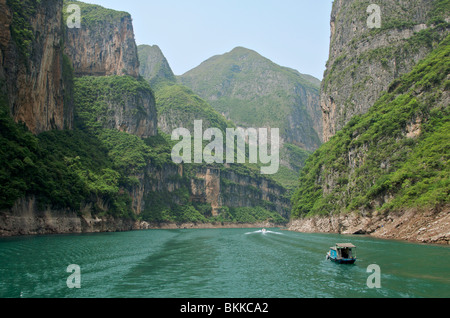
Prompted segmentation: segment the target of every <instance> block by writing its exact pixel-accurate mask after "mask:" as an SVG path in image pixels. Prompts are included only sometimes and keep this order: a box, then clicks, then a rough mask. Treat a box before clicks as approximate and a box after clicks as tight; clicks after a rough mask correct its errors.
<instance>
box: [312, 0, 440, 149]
mask: <svg viewBox="0 0 450 318" xmlns="http://www.w3.org/2000/svg"><path fill="white" fill-rule="evenodd" d="M372 3H373V1H369V0H364V1H360V0H350V1H347V0H336V1H334V3H333V9H332V13H331V44H330V55H329V60H328V63H327V70H326V72H325V76H324V80H323V83H322V89H321V96H320V103H321V107H322V111H323V137H324V141H328V140H329V139H330V138H331V137H333V136H334V135H335V134H336V133H337V132H338V131H339V130H341V129H342V128H343V127H344V126H345V125H346V124H347V123H348V122H349V121H350V119H351V118H352V117H353V116H355V115H361V114H364V113H366V112H367V111H368V109H369V108H370V107H371V106H372V105H373V104H374V103H375V101H376V100H377V99H378V98H379V97H380V96H381V94H382V93H383V91H386V90H387V88H388V86H389V84H390V83H391V82H392V81H393V80H394V79H396V78H399V77H400V76H401V75H403V74H406V73H408V72H410V71H411V70H412V68H413V67H414V66H415V65H416V64H417V62H418V61H420V60H421V59H423V58H424V57H426V56H427V55H428V54H429V53H430V52H431V51H432V50H433V48H434V47H435V46H436V43H438V42H439V41H440V40H442V39H443V38H444V36H445V28H442V26H439V24H440V22H442V21H445V19H447V22H448V16H447V17H445V16H442V13H443V10H442V5H443V4H445V1H429V0H414V1H390V0H382V1H377V2H376V4H377V5H378V6H379V8H380V15H379V18H380V19H381V28H372V29H371V28H369V25H368V19H369V18H370V15H371V14H373V12H372V11H369V12H368V7H369V5H371V4H372Z"/></svg>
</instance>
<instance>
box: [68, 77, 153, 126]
mask: <svg viewBox="0 0 450 318" xmlns="http://www.w3.org/2000/svg"><path fill="white" fill-rule="evenodd" d="M74 96H75V102H76V104H75V110H76V111H75V121H76V123H77V125H78V127H79V128H95V129H98V128H101V127H108V123H109V121H110V120H111V116H113V115H114V113H115V110H114V109H112V108H111V103H113V104H114V105H117V106H118V108H120V107H119V105H125V104H127V103H131V104H132V105H133V106H134V109H133V110H132V111H129V112H130V113H128V114H124V116H127V117H136V116H137V117H136V118H139V116H142V117H146V116H148V115H147V111H146V110H145V109H144V106H143V103H144V101H143V98H144V97H145V96H147V97H148V98H153V91H152V89H151V88H150V85H149V84H148V83H147V82H146V81H145V80H144V79H142V78H139V79H136V78H134V77H131V76H98V77H95V76H84V77H80V78H76V79H75V93H74ZM111 128H112V127H111Z"/></svg>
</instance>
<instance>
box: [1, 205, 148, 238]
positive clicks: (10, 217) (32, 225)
mask: <svg viewBox="0 0 450 318" xmlns="http://www.w3.org/2000/svg"><path fill="white" fill-rule="evenodd" d="M84 210H85V208H84ZM140 228H141V224H140V223H139V222H136V221H134V220H131V219H128V220H127V219H121V218H113V217H93V216H92V215H91V214H90V213H89V212H88V213H84V214H80V213H79V212H75V211H67V210H54V209H44V210H42V209H39V208H38V205H37V201H36V198H34V197H29V198H23V199H20V200H19V201H17V203H16V204H15V205H14V207H13V208H12V209H11V210H10V211H8V212H5V211H4V212H2V213H0V237H2V236H3V237H7V236H22V235H47V234H68V233H70V234H72V233H99V232H120V231H130V230H135V229H140Z"/></svg>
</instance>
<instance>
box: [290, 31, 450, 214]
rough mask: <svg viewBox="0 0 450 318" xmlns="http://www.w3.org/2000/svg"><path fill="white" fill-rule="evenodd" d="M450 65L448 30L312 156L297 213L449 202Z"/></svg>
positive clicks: (295, 200) (298, 195)
mask: <svg viewBox="0 0 450 318" xmlns="http://www.w3.org/2000/svg"><path fill="white" fill-rule="evenodd" d="M449 73H450V36H449V37H447V38H446V39H445V40H444V41H442V42H441V43H440V44H439V46H438V48H437V49H436V50H434V51H433V52H432V53H431V54H430V55H429V56H428V57H427V58H426V59H425V60H423V61H422V62H420V63H418V65H417V66H416V67H415V68H414V69H413V71H412V72H411V73H409V74H406V75H404V76H402V77H401V78H400V79H397V80H395V81H394V82H393V83H392V84H391V86H390V88H389V91H388V92H386V93H385V94H384V95H383V96H382V97H381V98H380V99H379V100H378V101H377V102H376V103H375V105H374V106H373V107H372V108H371V109H370V110H369V112H368V113H367V114H365V115H363V116H356V117H354V118H353V119H352V120H351V121H350V122H349V123H348V124H347V125H346V126H345V128H344V129H342V130H341V131H340V132H339V133H338V134H337V135H336V136H335V137H334V138H332V139H331V140H330V141H329V142H328V143H326V144H324V145H323V146H322V147H321V148H320V149H319V150H317V151H316V152H315V153H314V154H313V155H312V156H311V157H310V158H309V159H308V161H307V163H306V166H305V168H304V169H303V170H302V172H301V176H300V180H299V187H298V188H297V190H296V192H295V194H294V196H293V198H292V204H293V215H292V216H293V217H294V218H300V217H305V216H311V215H318V214H319V215H320V214H325V215H329V214H332V213H343V212H349V211H361V212H373V211H375V210H379V211H381V212H387V211H392V210H394V211H396V210H401V209H404V208H408V207H419V208H434V207H436V206H440V205H444V204H448V203H449V198H450V182H449V180H450V167H449V159H450V155H449V154H450V151H449V150H450V148H449V147H450V145H449V143H448V140H450V130H449V119H450V110H449V108H448V104H447V103H446V102H445V97H443V94H444V92H446V91H447V92H448V87H449V82H448V79H447V75H448V74H449ZM442 100H443V101H442ZM415 124H416V125H419V126H420V135H419V136H414V135H411V136H408V133H411V132H414V128H413V127H414V125H415Z"/></svg>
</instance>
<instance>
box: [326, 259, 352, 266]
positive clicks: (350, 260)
mask: <svg viewBox="0 0 450 318" xmlns="http://www.w3.org/2000/svg"><path fill="white" fill-rule="evenodd" d="M330 259H331V261H332V262H335V263H338V264H349V265H353V264H355V263H356V259H333V258H330Z"/></svg>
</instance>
